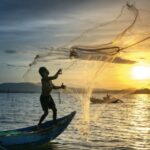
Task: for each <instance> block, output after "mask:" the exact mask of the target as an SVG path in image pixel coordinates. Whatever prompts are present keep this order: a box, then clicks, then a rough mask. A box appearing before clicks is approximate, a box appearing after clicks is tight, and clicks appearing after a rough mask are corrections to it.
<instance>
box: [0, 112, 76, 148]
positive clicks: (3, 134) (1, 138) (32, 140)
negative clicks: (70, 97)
mask: <svg viewBox="0 0 150 150" xmlns="http://www.w3.org/2000/svg"><path fill="white" fill-rule="evenodd" d="M75 113H76V112H75V111H74V112H72V113H70V114H69V115H67V116H64V117H62V118H59V119H57V122H56V123H54V122H53V121H47V122H45V123H43V124H42V125H41V127H40V129H37V126H30V127H26V128H21V129H16V130H7V131H0V147H3V148H9V147H12V146H20V145H25V146H27V145H37V144H38V145H39V144H44V143H47V142H49V141H51V140H53V139H55V138H56V137H57V136H58V135H60V134H61V133H62V132H63V131H64V130H65V129H66V127H67V126H68V125H69V124H70V122H71V120H72V119H73V118H74V116H75Z"/></svg>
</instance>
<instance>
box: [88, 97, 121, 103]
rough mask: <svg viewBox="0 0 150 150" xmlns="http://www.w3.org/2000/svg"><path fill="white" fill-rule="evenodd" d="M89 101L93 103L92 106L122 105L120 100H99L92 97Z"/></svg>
mask: <svg viewBox="0 0 150 150" xmlns="http://www.w3.org/2000/svg"><path fill="white" fill-rule="evenodd" d="M90 101H91V102H92V103H93V104H103V103H108V104H110V103H123V101H122V100H120V99H117V98H106V99H99V98H94V97H91V98H90Z"/></svg>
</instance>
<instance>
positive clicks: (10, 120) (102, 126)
mask: <svg viewBox="0 0 150 150" xmlns="http://www.w3.org/2000/svg"><path fill="white" fill-rule="evenodd" d="M61 96H62V102H61V104H60V100H59V96H58V95H57V94H53V97H54V99H55V102H56V105H57V109H58V116H59V117H61V116H64V115H66V114H68V113H70V112H71V111H74V110H76V111H77V115H76V117H75V119H74V120H73V121H72V123H71V124H70V126H69V127H68V129H67V130H66V131H65V132H64V133H63V134H61V135H60V136H59V137H58V138H57V139H56V140H54V141H52V142H51V143H49V144H46V145H44V146H42V147H40V148H39V149H41V150H42V149H43V150H50V149H52V150H70V149H71V150H72V149H75V150H76V149H81V150H91V149H92V150H134V149H135V150H150V95H131V96H129V95H128V96H123V95H120V97H122V99H123V100H124V103H120V104H91V105H90V122H89V123H86V122H84V121H83V119H82V118H83V113H82V112H83V110H82V108H83V107H82V106H83V105H82V103H81V102H80V100H79V99H75V98H73V97H72V96H71V95H66V94H62V95H61ZM97 96H100V95H97ZM117 96H119V95H117ZM41 114H42V109H41V108H40V103H39V94H0V130H7V129H15V128H19V127H25V126H29V125H33V124H37V122H38V120H39V117H40V116H41ZM51 117H52V115H51V112H50V113H49V116H48V118H47V120H48V119H51ZM33 149H34V148H33ZM36 149H38V148H36Z"/></svg>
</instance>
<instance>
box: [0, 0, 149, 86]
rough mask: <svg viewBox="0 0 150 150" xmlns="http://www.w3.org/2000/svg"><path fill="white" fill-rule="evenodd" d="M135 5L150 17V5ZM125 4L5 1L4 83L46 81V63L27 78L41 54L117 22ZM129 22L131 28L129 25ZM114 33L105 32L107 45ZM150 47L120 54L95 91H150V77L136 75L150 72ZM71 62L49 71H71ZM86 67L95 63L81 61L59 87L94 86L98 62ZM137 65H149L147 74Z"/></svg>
mask: <svg viewBox="0 0 150 150" xmlns="http://www.w3.org/2000/svg"><path fill="white" fill-rule="evenodd" d="M131 2H132V1H131ZM135 2H136V4H135V5H136V7H137V8H139V9H141V10H144V11H145V12H147V13H150V1H149V0H136V1H135ZM125 4H126V1H125V0H0V20H1V22H0V69H1V73H0V83H3V82H26V81H30V82H40V76H39V75H38V67H39V66H41V65H42V66H43V65H44V63H41V64H40V63H39V64H38V65H37V66H35V67H33V68H32V69H33V70H32V71H31V72H30V74H31V75H30V77H28V78H27V79H23V74H24V73H25V72H26V70H27V69H28V65H29V64H30V63H31V62H32V60H33V59H34V57H35V56H36V54H38V53H40V52H42V53H44V51H46V50H47V49H48V48H50V47H59V46H61V45H64V44H65V43H67V42H69V41H71V40H72V39H74V38H75V37H77V36H79V35H80V33H82V32H83V31H84V30H85V29H88V28H90V27H92V26H94V25H95V24H96V23H104V22H108V21H110V20H112V19H114V18H115V17H116V16H117V15H118V14H119V12H120V10H121V8H122V6H123V5H125ZM127 17H128V16H127ZM124 22H125V23H124V25H125V26H126V23H127V20H125V21H124ZM148 23H149V24H148V25H147V26H148V27H149V25H150V22H148ZM117 25H118V24H117ZM117 28H121V27H117ZM145 28H146V27H145ZM113 32H115V31H114V30H113V27H112V30H111V29H110V30H107V31H106V30H102V32H100V33H99V37H100V38H101V43H102V42H104V41H106V42H107V41H109V40H110V39H111V35H112V34H113ZM149 33H150V32H149ZM147 34H148V33H147ZM108 35H109V36H108ZM93 40H95V39H93ZM130 40H131V39H128V41H126V42H130ZM89 42H90V41H87V43H88V44H89ZM149 42H150V40H148V41H147V42H145V43H144V44H142V45H140V46H135V47H133V48H132V51H130V52H129V53H120V54H119V56H118V57H119V60H118V62H116V63H107V64H106V67H105V68H104V69H102V70H101V71H100V72H99V73H98V74H97V77H96V78H95V80H94V81H93V82H94V86H95V87H99V88H110V89H114V88H115V89H122V88H148V87H150V75H148V74H146V75H145V76H146V77H145V76H144V75H143V76H144V77H143V76H142V77H139V76H136V75H135V74H138V72H139V74H140V73H141V71H142V72H149V68H150V45H149ZM76 44H77V43H76ZM96 44H97V43H96ZM120 59H121V60H123V62H122V61H120ZM70 63H72V60H70V61H69V60H66V61H64V60H61V61H58V62H56V61H54V62H49V64H46V66H48V65H49V67H48V68H49V69H50V70H51V72H52V73H55V72H56V71H57V69H58V68H59V67H61V68H66V67H67V66H68V65H69V64H70ZM85 63H89V62H83V61H81V63H77V64H76V66H74V67H73V68H71V69H70V70H69V71H65V70H64V74H63V75H62V76H61V78H60V80H59V81H58V82H59V83H60V82H62V81H63V82H64V83H66V84H68V85H69V86H82V85H83V84H84V83H85V84H86V82H87V79H88V81H90V82H89V83H91V82H92V79H90V78H91V74H92V69H91V70H90V69H89V68H94V67H93V65H94V63H95V62H92V63H90V64H89V66H88V67H89V68H86V69H87V70H86V69H85V65H84V64H85ZM100 63H103V62H100ZM90 66H91V67H90ZM137 66H145V67H146V68H147V70H144V71H143V70H138V69H137V70H136V71H135V70H134V68H135V67H137ZM80 67H81V68H80ZM95 67H96V65H95ZM83 69H84V71H83ZM147 76H148V77H147ZM89 83H88V84H89Z"/></svg>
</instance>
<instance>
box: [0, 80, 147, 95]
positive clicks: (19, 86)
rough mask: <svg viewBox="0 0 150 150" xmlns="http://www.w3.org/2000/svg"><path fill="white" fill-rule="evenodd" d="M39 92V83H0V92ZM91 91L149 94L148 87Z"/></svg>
mask: <svg viewBox="0 0 150 150" xmlns="http://www.w3.org/2000/svg"><path fill="white" fill-rule="evenodd" d="M68 88H69V90H68V91H70V92H73V93H85V92H87V91H86V90H85V89H83V88H75V87H68ZM39 92H41V84H40V83H37V84H34V83H28V82H23V83H2V84H0V93H39ZM93 93H113V94H121V93H130V94H150V89H148V88H144V89H120V90H109V89H98V88H97V89H94V90H93Z"/></svg>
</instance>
